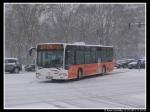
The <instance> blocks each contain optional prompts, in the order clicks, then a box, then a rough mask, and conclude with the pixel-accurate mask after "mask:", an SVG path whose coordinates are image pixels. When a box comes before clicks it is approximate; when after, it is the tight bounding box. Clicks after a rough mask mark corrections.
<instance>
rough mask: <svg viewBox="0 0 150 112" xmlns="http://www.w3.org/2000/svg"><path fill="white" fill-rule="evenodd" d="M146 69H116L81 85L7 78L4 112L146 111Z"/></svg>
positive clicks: (26, 75) (27, 77) (14, 76)
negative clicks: (11, 111)
mask: <svg viewBox="0 0 150 112" xmlns="http://www.w3.org/2000/svg"><path fill="white" fill-rule="evenodd" d="M145 77H146V75H145V69H141V70H140V71H139V70H137V69H133V70H129V69H115V70H114V71H113V72H111V73H109V74H108V75H105V76H95V77H90V78H84V79H82V80H80V81H65V82H64V81H54V82H52V81H37V80H36V79H35V73H34V72H21V73H19V74H9V73H5V74H4V79H5V80H4V108H36V109H37V108H42V109H47V108H48V109H50V108H58V109H59V108H103V109H108V108H119V109H120V108H146V104H145V102H146V96H145V93H146V90H145V86H146V82H145V81H146V80H145Z"/></svg>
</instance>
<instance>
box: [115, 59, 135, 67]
mask: <svg viewBox="0 0 150 112" xmlns="http://www.w3.org/2000/svg"><path fill="white" fill-rule="evenodd" d="M133 61H135V59H124V60H118V61H117V62H116V67H117V68H128V64H129V63H131V62H133Z"/></svg>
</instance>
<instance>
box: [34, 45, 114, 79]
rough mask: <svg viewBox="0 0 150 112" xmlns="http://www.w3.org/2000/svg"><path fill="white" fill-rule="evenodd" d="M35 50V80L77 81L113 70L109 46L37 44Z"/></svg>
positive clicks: (112, 57)
mask: <svg viewBox="0 0 150 112" xmlns="http://www.w3.org/2000/svg"><path fill="white" fill-rule="evenodd" d="M36 50H37V52H36V53H37V54H36V78H37V79H44V80H47V79H48V80H55V79H58V80H69V79H78V80H80V79H81V78H83V77H87V76H91V75H96V74H103V75H104V74H107V73H108V72H110V71H112V70H113V69H114V61H115V60H114V53H113V46H104V45H86V44H69V43H40V44H38V45H37V48H36Z"/></svg>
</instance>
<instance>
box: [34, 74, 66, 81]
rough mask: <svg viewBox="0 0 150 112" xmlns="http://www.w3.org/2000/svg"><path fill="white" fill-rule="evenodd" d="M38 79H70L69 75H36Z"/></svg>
mask: <svg viewBox="0 0 150 112" xmlns="http://www.w3.org/2000/svg"><path fill="white" fill-rule="evenodd" d="M36 79H42V80H52V79H55V80H67V79H68V75H67V74H65V73H60V74H48V75H45V74H40V73H36Z"/></svg>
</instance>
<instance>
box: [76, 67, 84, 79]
mask: <svg viewBox="0 0 150 112" xmlns="http://www.w3.org/2000/svg"><path fill="white" fill-rule="evenodd" d="M82 76H83V72H82V70H81V69H79V70H78V75H77V80H80V79H82Z"/></svg>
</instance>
